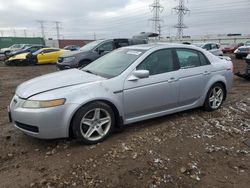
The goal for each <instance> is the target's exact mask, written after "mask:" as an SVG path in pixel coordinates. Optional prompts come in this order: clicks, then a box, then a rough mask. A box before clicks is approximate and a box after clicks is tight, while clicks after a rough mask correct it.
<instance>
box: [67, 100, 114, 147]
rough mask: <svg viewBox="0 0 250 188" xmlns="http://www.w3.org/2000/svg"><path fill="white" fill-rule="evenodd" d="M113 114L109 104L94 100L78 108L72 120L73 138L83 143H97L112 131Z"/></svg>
mask: <svg viewBox="0 0 250 188" xmlns="http://www.w3.org/2000/svg"><path fill="white" fill-rule="evenodd" d="M114 124H115V115H114V112H113V110H112V108H111V107H110V106H108V105H107V104H105V103H102V102H94V103H90V104H87V105H85V106H83V107H82V108H80V109H79V110H78V111H77V113H76V114H75V116H74V119H73V122H72V132H73V135H74V136H75V138H76V139H77V140H78V141H79V142H80V143H84V144H97V143H99V142H102V141H103V140H105V139H106V138H107V137H108V136H109V134H110V133H111V132H112V131H113V128H114Z"/></svg>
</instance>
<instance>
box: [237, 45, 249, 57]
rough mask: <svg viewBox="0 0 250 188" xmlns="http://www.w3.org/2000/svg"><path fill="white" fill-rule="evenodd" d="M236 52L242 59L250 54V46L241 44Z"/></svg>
mask: <svg viewBox="0 0 250 188" xmlns="http://www.w3.org/2000/svg"><path fill="white" fill-rule="evenodd" d="M234 54H235V57H236V58H237V59H242V58H243V57H246V56H247V55H248V54H250V46H245V45H244V46H241V47H239V48H237V49H236V50H235V51H234Z"/></svg>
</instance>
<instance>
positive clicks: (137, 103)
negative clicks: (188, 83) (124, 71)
mask: <svg viewBox="0 0 250 188" xmlns="http://www.w3.org/2000/svg"><path fill="white" fill-rule="evenodd" d="M177 69H178V67H177V64H176V62H175V61H174V56H173V50H171V49H164V50H159V51H156V52H153V53H152V54H151V55H149V56H148V57H147V58H145V59H144V61H143V62H142V63H141V64H140V65H139V66H137V68H136V70H148V71H149V73H150V76H149V77H148V78H143V79H138V80H135V81H130V80H129V79H128V78H129V77H128V78H127V80H126V81H125V84H124V112H125V117H126V119H133V118H138V117H141V116H147V115H150V114H153V113H157V112H161V111H164V110H167V109H170V108H174V107H176V106H177V102H178V88H179V86H178V84H179V83H178V82H176V80H178V78H177V72H178V71H177Z"/></svg>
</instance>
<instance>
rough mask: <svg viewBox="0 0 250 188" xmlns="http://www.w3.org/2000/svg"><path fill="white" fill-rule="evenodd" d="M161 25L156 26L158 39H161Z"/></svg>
mask: <svg viewBox="0 0 250 188" xmlns="http://www.w3.org/2000/svg"><path fill="white" fill-rule="evenodd" d="M161 27H162V26H161V24H159V25H158V33H159V39H161Z"/></svg>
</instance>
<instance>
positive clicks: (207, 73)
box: [203, 71, 211, 75]
mask: <svg viewBox="0 0 250 188" xmlns="http://www.w3.org/2000/svg"><path fill="white" fill-rule="evenodd" d="M203 74H204V75H209V74H211V72H209V71H204V72H203Z"/></svg>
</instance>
